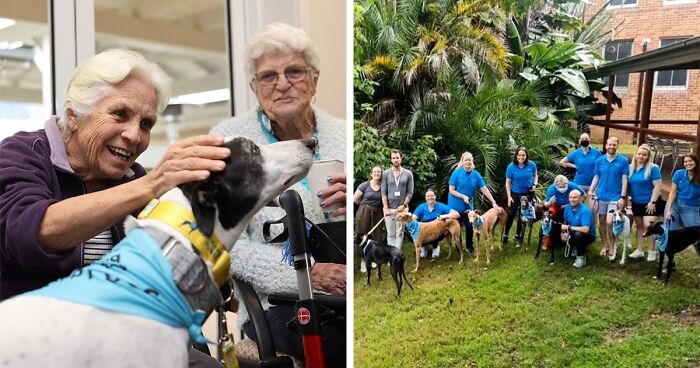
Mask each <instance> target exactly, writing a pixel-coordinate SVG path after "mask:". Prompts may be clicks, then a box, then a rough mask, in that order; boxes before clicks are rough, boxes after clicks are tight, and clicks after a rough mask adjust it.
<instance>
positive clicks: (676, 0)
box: [664, 0, 698, 5]
mask: <svg viewBox="0 0 700 368" xmlns="http://www.w3.org/2000/svg"><path fill="white" fill-rule="evenodd" d="M697 2H698V0H664V5H680V4H695V3H697Z"/></svg>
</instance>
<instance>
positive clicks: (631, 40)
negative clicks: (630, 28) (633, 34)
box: [601, 38, 634, 89]
mask: <svg viewBox="0 0 700 368" xmlns="http://www.w3.org/2000/svg"><path fill="white" fill-rule="evenodd" d="M611 42H617V43H618V44H619V43H620V42H629V43H630V54H629V55H628V56H625V57H624V58H628V57H632V56H634V39H633V38H632V39H621V40H610V41H608V42H606V43H605V45H604V46H603V52H602V53H601V54H602V55H603V57H605V49H606V48H607V47H608V44H609V43H611ZM624 58H622V59H624ZM617 60H620V59H615V60H606V61H608V62H613V61H617ZM626 74H627V85H619V86H618V85H617V81H618V78H617V74H615V85H614V86H613V87H614V88H621V89H629V88H630V78H629V76H630V75H631V74H632V73H626Z"/></svg>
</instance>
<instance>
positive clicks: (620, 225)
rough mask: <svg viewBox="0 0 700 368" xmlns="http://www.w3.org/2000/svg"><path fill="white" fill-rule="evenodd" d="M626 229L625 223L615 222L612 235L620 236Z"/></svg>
mask: <svg viewBox="0 0 700 368" xmlns="http://www.w3.org/2000/svg"><path fill="white" fill-rule="evenodd" d="M624 228H625V221H624V220H623V221H614V222H613V228H612V233H613V235H615V236H618V235H620V234H621V233H622V230H623V229H624Z"/></svg>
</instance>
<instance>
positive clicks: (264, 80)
mask: <svg viewBox="0 0 700 368" xmlns="http://www.w3.org/2000/svg"><path fill="white" fill-rule="evenodd" d="M312 70H314V68H313V67H310V66H307V67H305V68H304V67H298V66H293V67H290V68H287V69H285V70H284V73H278V72H275V71H266V72H262V73H258V74H255V76H254V77H253V81H256V82H258V85H260V87H262V88H272V87H274V86H276V85H277V82H278V81H279V76H280V74H284V77H285V78H287V82H289V84H294V83H299V82H301V81H303V80H304V79H306V75H307V74H309V72H310V71H312Z"/></svg>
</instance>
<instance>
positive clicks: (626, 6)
mask: <svg viewBox="0 0 700 368" xmlns="http://www.w3.org/2000/svg"><path fill="white" fill-rule="evenodd" d="M664 1H666V0H664ZM638 6H639V0H635V2H634V4H625V0H622V4H620V5H608V9H628V8H636V7H638Z"/></svg>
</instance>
